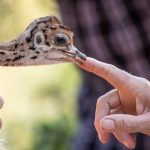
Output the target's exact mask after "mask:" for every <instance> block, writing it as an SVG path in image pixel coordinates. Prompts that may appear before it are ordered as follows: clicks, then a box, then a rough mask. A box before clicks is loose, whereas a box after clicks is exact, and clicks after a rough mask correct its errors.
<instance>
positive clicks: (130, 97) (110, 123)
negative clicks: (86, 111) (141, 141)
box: [79, 57, 150, 149]
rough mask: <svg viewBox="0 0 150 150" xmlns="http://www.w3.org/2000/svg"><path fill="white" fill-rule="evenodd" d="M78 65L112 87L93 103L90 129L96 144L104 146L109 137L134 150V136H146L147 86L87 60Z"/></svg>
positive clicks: (149, 128)
mask: <svg viewBox="0 0 150 150" xmlns="http://www.w3.org/2000/svg"><path fill="white" fill-rule="evenodd" d="M80 61H82V60H80ZM82 63H83V64H81V65H79V67H81V68H82V69H84V70H86V71H88V72H91V73H94V74H96V75H97V76H99V77H102V78H103V79H105V80H106V81H108V82H109V83H110V84H111V85H112V86H113V87H114V89H113V90H112V91H110V92H108V93H106V94H105V95H103V96H101V97H99V98H98V101H97V105H96V112H95V122H94V125H95V128H96V131H97V133H98V137H99V139H100V141H101V142H102V143H107V142H108V140H109V138H110V135H111V134H113V135H114V136H115V137H116V139H117V140H118V141H120V142H121V143H123V144H124V145H125V146H127V147H128V148H131V149H132V148H134V147H135V145H136V136H135V133H136V132H140V133H144V134H146V135H150V82H149V81H148V80H146V79H144V78H141V77H136V76H134V75H131V74H129V73H127V72H125V71H123V70H121V69H119V68H117V67H115V66H113V65H110V64H106V63H103V62H100V61H97V60H95V59H93V58H89V57H87V59H86V61H82Z"/></svg>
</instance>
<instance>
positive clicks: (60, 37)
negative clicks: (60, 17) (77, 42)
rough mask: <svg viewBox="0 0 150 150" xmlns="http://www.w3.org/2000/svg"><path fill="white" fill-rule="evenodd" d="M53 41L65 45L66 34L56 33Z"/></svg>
mask: <svg viewBox="0 0 150 150" xmlns="http://www.w3.org/2000/svg"><path fill="white" fill-rule="evenodd" d="M54 42H55V44H56V45H66V44H67V43H68V36H66V35H65V34H58V35H57V36H56V37H55V38H54Z"/></svg>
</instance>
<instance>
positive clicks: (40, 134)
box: [33, 118, 72, 150]
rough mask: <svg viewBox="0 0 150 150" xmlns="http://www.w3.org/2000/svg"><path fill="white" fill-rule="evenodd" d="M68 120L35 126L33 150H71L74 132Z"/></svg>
mask: <svg viewBox="0 0 150 150" xmlns="http://www.w3.org/2000/svg"><path fill="white" fill-rule="evenodd" d="M68 123H69V122H68V120H67V119H66V118H61V120H58V121H55V122H53V123H51V122H41V123H37V124H35V127H34V129H33V130H34V136H33V142H34V144H33V150H67V149H68V150H69V149H70V139H71V135H72V131H71V129H70V126H69V124H68Z"/></svg>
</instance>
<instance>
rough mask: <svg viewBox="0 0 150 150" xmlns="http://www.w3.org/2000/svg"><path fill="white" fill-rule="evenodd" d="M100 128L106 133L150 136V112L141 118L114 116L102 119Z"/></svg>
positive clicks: (124, 115) (123, 115) (122, 115)
mask: <svg viewBox="0 0 150 150" xmlns="http://www.w3.org/2000/svg"><path fill="white" fill-rule="evenodd" d="M100 126H101V128H102V129H103V130H104V131H108V132H116V131H117V132H118V131H120V132H121V131H124V132H127V133H134V132H141V133H144V134H147V135H150V112H149V113H146V114H142V115H139V116H133V115H126V114H114V115H109V116H106V117H104V118H102V119H101V121H100Z"/></svg>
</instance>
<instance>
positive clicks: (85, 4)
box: [0, 0, 150, 150]
mask: <svg viewBox="0 0 150 150" xmlns="http://www.w3.org/2000/svg"><path fill="white" fill-rule="evenodd" d="M47 15H55V16H57V17H58V18H62V21H63V22H64V24H66V25H68V26H69V27H71V29H72V30H73V31H74V32H75V35H76V36H75V40H74V41H75V45H76V46H77V47H78V49H79V50H80V51H82V52H83V53H85V54H86V55H88V56H90V57H94V58H96V59H98V60H100V61H104V62H107V63H111V64H114V65H116V66H118V67H119V68H121V69H124V70H126V71H128V72H130V73H132V74H134V75H137V76H142V77H145V78H147V79H148V80H150V73H149V71H150V28H149V27H150V3H149V0H109V1H107V0H105V1H104V0H24V1H20V0H0V23H1V24H0V25H1V29H0V41H6V40H9V39H13V38H15V37H16V36H17V35H18V34H20V33H21V32H23V31H24V30H25V28H26V27H27V26H28V24H29V23H30V22H31V21H32V20H33V19H35V18H38V17H41V16H47ZM112 88H113V87H111V86H110V85H109V84H108V83H107V82H106V81H104V80H102V79H101V78H99V77H96V76H95V75H93V74H90V73H87V72H84V71H81V70H80V71H79V69H77V67H75V66H74V65H73V64H71V63H70V64H60V65H50V66H37V67H19V68H10V67H6V68H5V67H0V95H1V96H3V97H4V99H5V105H4V108H3V110H1V116H2V118H3V124H4V125H3V128H2V130H1V131H0V138H2V139H3V138H4V139H5V141H6V142H5V145H6V148H8V149H10V150H128V149H127V148H126V147H125V146H123V145H122V144H120V143H119V142H118V141H117V140H116V139H115V138H113V136H112V137H111V139H110V140H109V142H108V143H107V144H102V143H100V141H99V140H98V137H97V133H96V131H95V128H94V124H93V122H94V115H95V106H96V102H97V98H98V97H99V96H101V95H103V94H104V93H106V92H108V91H109V90H111V89H112ZM136 141H137V145H136V148H135V149H134V150H149V149H150V147H149V145H150V144H149V143H150V138H149V136H146V135H143V134H137V139H136Z"/></svg>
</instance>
